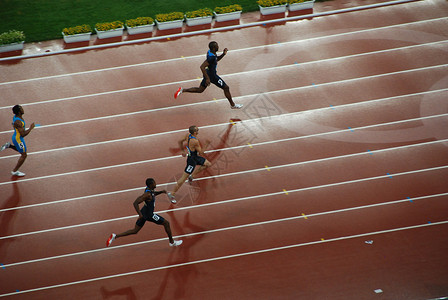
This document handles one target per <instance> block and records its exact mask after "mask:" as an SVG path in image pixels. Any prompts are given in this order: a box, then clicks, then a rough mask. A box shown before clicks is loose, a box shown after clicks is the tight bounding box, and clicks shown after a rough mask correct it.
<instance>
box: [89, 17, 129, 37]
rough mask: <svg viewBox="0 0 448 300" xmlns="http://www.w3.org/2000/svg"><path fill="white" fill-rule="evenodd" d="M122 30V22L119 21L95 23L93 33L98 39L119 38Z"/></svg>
mask: <svg viewBox="0 0 448 300" xmlns="http://www.w3.org/2000/svg"><path fill="white" fill-rule="evenodd" d="M123 29H124V27H123V22H121V21H114V22H107V23H97V24H96V25H95V31H96V34H97V35H98V38H99V39H107V38H111V37H117V36H121V35H122V34H123Z"/></svg>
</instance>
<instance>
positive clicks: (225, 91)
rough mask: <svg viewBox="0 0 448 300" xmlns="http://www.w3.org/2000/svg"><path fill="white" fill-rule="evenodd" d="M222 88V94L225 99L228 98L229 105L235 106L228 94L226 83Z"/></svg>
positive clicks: (228, 89)
mask: <svg viewBox="0 0 448 300" xmlns="http://www.w3.org/2000/svg"><path fill="white" fill-rule="evenodd" d="M222 89H223V90H224V95H225V96H226V98H227V100H229V103H230V106H235V102H233V99H232V95H231V94H230V88H229V86H228V85H227V84H226V85H225V86H224V87H223V88H222Z"/></svg>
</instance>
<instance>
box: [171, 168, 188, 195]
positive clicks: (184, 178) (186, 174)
mask: <svg viewBox="0 0 448 300" xmlns="http://www.w3.org/2000/svg"><path fill="white" fill-rule="evenodd" d="M188 176H190V174H188V173H185V172H184V174H182V177H181V178H180V179H179V180H178V181H177V183H176V186H175V187H174V190H173V191H172V192H171V195H173V196H174V195H175V194H176V192H177V191H178V190H179V189H180V187H181V186H182V185H183V184H184V182H185V180H187V178H188Z"/></svg>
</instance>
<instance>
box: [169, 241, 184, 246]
mask: <svg viewBox="0 0 448 300" xmlns="http://www.w3.org/2000/svg"><path fill="white" fill-rule="evenodd" d="M180 244H182V240H178V241H174V243H172V244H171V243H170V246H171V247H177V246H179V245H180Z"/></svg>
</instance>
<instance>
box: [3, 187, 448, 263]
mask: <svg viewBox="0 0 448 300" xmlns="http://www.w3.org/2000/svg"><path fill="white" fill-rule="evenodd" d="M447 195H448V193H444V194H436V195H426V196H421V197H417V198H416V200H423V199H432V198H437V197H441V196H447ZM259 197H264V195H260V196H259ZM403 202H407V200H406V199H401V200H395V201H390V202H382V203H375V204H369V205H363V206H358V207H351V208H344V209H338V210H333V211H326V212H320V213H314V214H310V215H308V216H307V217H306V218H305V219H307V218H308V217H318V216H326V215H331V214H337V213H344V212H347V211H355V210H360V209H366V208H367V209H368V208H375V207H379V206H384V205H394V204H400V203H403ZM215 205H216V203H215ZM193 208H197V207H193ZM182 209H189V208H188V207H183V208H182ZM158 213H161V212H158ZM303 215H304V214H302V215H301V216H294V217H288V218H282V219H274V220H270V221H261V222H255V223H248V224H244V225H237V226H230V227H223V228H218V229H212V230H206V231H199V232H193V233H188V234H184V235H179V236H175V237H174V238H181V237H191V236H196V235H204V234H210V233H216V232H223V231H228V230H233V229H241V228H249V227H257V226H260V225H266V224H272V223H279V222H285V221H286V222H287V221H293V220H299V219H301V218H303ZM132 217H133V218H136V216H132ZM156 242H166V238H158V239H153V240H145V241H141V242H135V243H129V244H122V245H117V246H113V247H110V248H98V249H93V250H86V251H80V252H72V253H68V254H62V255H57V256H50V257H45V258H38V259H33V260H28V261H21V262H15V263H10V264H6V265H5V267H13V266H18V265H24V264H29V263H36V262H42V261H48V260H53V259H59V258H66V257H72V256H78V255H85V254H91V253H96V252H101V251H109V250H116V249H121V248H127V247H133V246H139V245H143V244H149V243H156Z"/></svg>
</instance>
